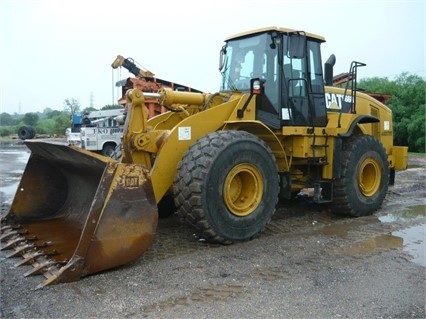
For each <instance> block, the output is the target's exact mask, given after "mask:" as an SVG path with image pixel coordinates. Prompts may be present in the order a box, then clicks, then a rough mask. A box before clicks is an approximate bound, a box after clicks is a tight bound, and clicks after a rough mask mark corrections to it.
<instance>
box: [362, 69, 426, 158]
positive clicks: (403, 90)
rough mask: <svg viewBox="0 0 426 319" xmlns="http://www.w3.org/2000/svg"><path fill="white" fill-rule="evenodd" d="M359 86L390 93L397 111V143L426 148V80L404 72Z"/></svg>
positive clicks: (389, 103) (394, 123)
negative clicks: (391, 79)
mask: <svg viewBox="0 0 426 319" xmlns="http://www.w3.org/2000/svg"><path fill="white" fill-rule="evenodd" d="M358 87H360V88H363V89H365V90H366V91H368V92H373V93H383V94H390V95H391V98H390V99H389V102H388V107H389V108H391V110H392V112H393V128H394V143H395V145H404V146H408V148H409V150H410V152H425V134H426V130H425V108H426V82H425V80H424V79H422V78H421V77H419V76H418V75H410V74H408V73H406V72H405V73H402V74H401V75H399V76H398V77H397V78H396V79H395V80H394V81H390V80H389V79H388V78H377V77H376V78H370V79H363V80H361V81H360V83H359V85H358Z"/></svg>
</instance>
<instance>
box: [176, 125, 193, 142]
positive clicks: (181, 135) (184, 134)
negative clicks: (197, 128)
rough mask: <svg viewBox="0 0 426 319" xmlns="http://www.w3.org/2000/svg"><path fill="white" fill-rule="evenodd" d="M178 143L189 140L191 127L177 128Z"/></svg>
mask: <svg viewBox="0 0 426 319" xmlns="http://www.w3.org/2000/svg"><path fill="white" fill-rule="evenodd" d="M178 139H179V141H188V140H190V139H191V127H189V126H183V127H179V128H178Z"/></svg>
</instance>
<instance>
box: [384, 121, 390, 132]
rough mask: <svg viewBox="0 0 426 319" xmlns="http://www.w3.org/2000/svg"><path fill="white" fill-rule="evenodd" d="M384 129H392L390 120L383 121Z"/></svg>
mask: <svg viewBox="0 0 426 319" xmlns="http://www.w3.org/2000/svg"><path fill="white" fill-rule="evenodd" d="M383 129H384V130H385V131H389V129H390V122H389V121H384V122H383Z"/></svg>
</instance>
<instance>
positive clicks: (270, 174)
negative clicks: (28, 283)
mask: <svg viewBox="0 0 426 319" xmlns="http://www.w3.org/2000/svg"><path fill="white" fill-rule="evenodd" d="M324 41H325V40H324V38H323V37H321V36H318V35H315V34H311V33H306V32H301V31H296V30H291V29H287V28H281V27H266V28H261V29H256V30H252V31H248V32H244V33H240V34H237V35H234V36H232V37H229V38H227V39H226V40H225V44H224V46H223V47H222V49H221V50H220V66H219V69H220V72H221V73H222V81H221V86H220V90H219V91H218V92H217V93H213V94H210V93H197V92H179V91H172V90H168V89H161V90H160V91H159V92H158V93H156V92H154V93H143V92H141V91H140V90H138V89H132V90H129V91H128V92H127V94H126V98H127V103H128V114H127V117H126V122H125V129H124V134H123V143H122V148H123V149H122V157H121V158H120V159H119V160H114V159H111V158H107V157H103V156H101V155H98V154H94V153H91V152H87V151H85V150H82V149H80V148H78V147H74V146H68V145H61V144H52V143H48V142H43V141H26V142H25V143H26V145H27V146H28V148H29V149H30V150H31V152H32V153H31V156H30V158H29V160H28V163H27V166H26V168H25V171H24V173H23V176H22V179H21V181H20V184H19V187H18V190H17V192H16V195H15V197H14V199H13V202H12V205H11V208H10V211H9V213H8V214H7V215H6V216H5V217H4V218H3V219H2V237H1V241H2V243H3V244H2V249H10V250H11V251H12V252H10V253H9V255H8V256H18V255H21V256H22V257H23V259H22V260H21V261H20V262H18V263H17V265H21V264H29V265H32V266H33V267H32V268H31V270H30V271H28V272H27V273H26V274H25V275H32V274H43V275H44V277H46V278H45V280H44V281H43V282H42V283H40V285H39V286H38V287H39V288H40V287H43V286H45V285H48V284H51V283H60V282H69V281H75V280H79V279H80V278H81V277H83V276H86V275H90V274H93V273H96V272H99V271H102V270H106V269H109V268H113V267H117V266H120V265H123V264H125V263H127V262H129V261H131V260H135V259H137V258H139V257H140V256H141V255H142V254H143V253H144V252H145V251H146V250H147V249H149V247H150V246H151V244H152V243H153V241H154V239H155V233H156V227H157V221H158V203H160V202H161V201H164V200H166V199H169V200H168V202H169V203H170V209H171V210H173V211H176V212H177V214H178V215H179V216H180V217H181V218H182V220H184V221H186V222H187V223H188V224H189V225H191V226H192V227H194V229H196V231H197V232H198V233H199V234H200V235H201V236H203V237H204V238H205V239H207V240H208V241H210V242H215V243H220V244H231V243H234V242H240V241H247V240H250V239H252V238H254V237H256V236H258V235H259V234H260V233H261V232H262V230H263V229H264V228H265V225H267V223H268V222H269V221H270V220H271V217H272V215H273V214H274V212H275V209H276V206H277V203H278V201H279V200H280V199H282V200H291V199H292V198H294V197H296V196H300V194H303V193H304V194H307V196H309V199H310V200H311V201H312V202H314V203H318V204H321V205H328V207H329V208H330V209H331V210H333V211H334V212H335V213H337V214H343V215H349V216H365V215H370V214H373V213H374V212H375V211H376V210H377V209H378V208H379V207H380V206H381V204H382V201H383V199H384V197H385V195H386V192H387V189H388V185H389V184H392V183H393V182H394V179H395V175H394V172H395V170H399V169H405V168H406V166H407V148H406V147H400V146H394V145H393V126H392V113H391V110H390V109H389V108H387V107H386V106H385V105H384V104H382V103H380V102H379V101H377V100H375V99H373V98H372V97H370V96H368V95H366V94H363V93H361V92H358V91H357V89H356V81H353V82H352V84H350V85H347V86H346V87H345V88H336V87H331V86H330V85H331V83H332V77H333V76H332V70H333V65H334V62H335V57H334V56H333V55H332V56H331V57H330V58H329V59H328V60H327V62H326V63H325V67H324V74H323V67H322V61H321V53H320V46H321V43H323V42H324ZM360 66H363V64H362V63H359V62H353V63H352V65H351V72H352V73H353V74H354V75H356V70H357V68H358V67H360ZM352 78H354V79H356V76H353V77H352ZM152 95H155V97H157V98H159V100H160V102H161V104H163V105H168V106H171V107H172V109H173V110H174V111H173V112H166V113H163V114H161V115H158V116H155V117H153V118H150V119H148V117H147V114H146V108H145V106H144V100H145V99H146V98H149V97H152ZM304 190H309V191H308V192H304ZM170 199H171V200H170Z"/></svg>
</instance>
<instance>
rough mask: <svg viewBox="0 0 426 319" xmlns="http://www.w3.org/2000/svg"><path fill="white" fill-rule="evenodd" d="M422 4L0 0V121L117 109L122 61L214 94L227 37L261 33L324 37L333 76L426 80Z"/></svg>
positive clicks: (407, 0)
mask: <svg viewBox="0 0 426 319" xmlns="http://www.w3.org/2000/svg"><path fill="white" fill-rule="evenodd" d="M425 8H426V7H425V1H424V0H399V1H379V0H368V1H363V0H358V1H344V0H341V1H331V0H329V1H321V0H317V1H301V0H299V1H297V0H292V1H286V0H257V1H252V0H226V1H225V0H204V1H203V0H199V1H196V0H191V1H189V0H174V1H172V0H162V1H143V0H138V1H136V0H135V1H117V0H114V1H110V0H104V1H90V0H85V1H81V0H73V1H68V0H61V1H59V0H52V1H49V0H0V39H1V50H0V65H1V69H0V113H2V112H7V113H15V112H17V113H27V112H36V111H40V112H41V111H43V110H44V109H45V108H47V107H49V108H52V109H57V110H63V107H64V100H65V99H71V98H74V99H76V100H78V101H79V103H80V105H81V107H82V108H85V107H89V106H91V105H93V106H94V107H95V108H97V109H99V108H101V107H103V106H104V105H107V104H115V103H116V101H117V99H118V97H119V96H118V95H119V92H118V90H117V89H115V88H114V85H115V82H116V81H117V80H120V79H124V78H127V77H129V76H131V75H130V74H129V73H128V72H127V71H126V70H121V71H118V70H115V71H113V70H112V68H111V63H112V61H113V60H114V58H115V57H116V56H117V55H118V54H120V55H123V56H125V57H131V58H133V59H134V60H135V61H136V62H137V63H138V64H139V65H140V66H143V67H144V68H146V69H148V70H150V71H151V72H153V73H154V74H155V75H156V77H158V78H161V79H165V80H169V81H173V82H177V83H180V84H184V85H188V86H192V87H194V88H196V89H199V90H202V91H205V92H214V91H216V90H217V89H218V88H219V81H220V74H219V71H218V64H219V50H220V48H221V47H222V45H223V41H224V39H225V38H226V37H228V36H230V35H232V34H235V33H239V32H242V31H245V30H250V29H254V28H259V27H265V26H281V27H288V28H293V29H298V30H304V31H308V32H312V33H316V34H319V35H322V36H324V37H325V38H326V41H327V42H326V43H324V44H323V45H322V52H323V62H324V61H326V60H327V58H328V57H329V55H330V54H332V53H334V54H335V55H336V58H337V62H336V65H335V74H338V73H342V72H347V71H348V70H349V66H350V63H351V61H354V60H356V61H360V62H364V63H366V64H367V66H366V67H364V68H361V69H359V75H358V76H359V78H369V77H375V76H378V77H388V78H389V79H390V80H393V79H395V77H396V76H398V75H400V74H401V73H402V72H409V73H411V74H417V75H419V76H421V77H426V66H425V59H426V58H425V37H426V30H425V10H426V9H425Z"/></svg>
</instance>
